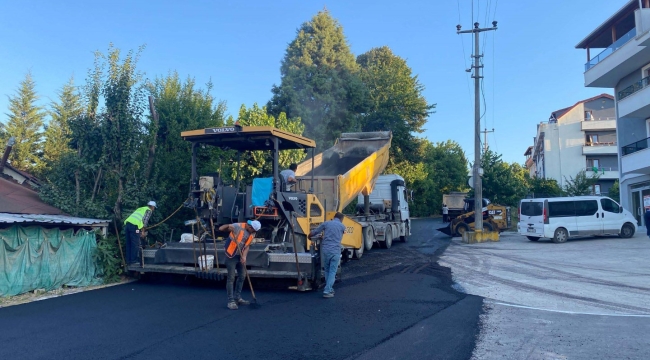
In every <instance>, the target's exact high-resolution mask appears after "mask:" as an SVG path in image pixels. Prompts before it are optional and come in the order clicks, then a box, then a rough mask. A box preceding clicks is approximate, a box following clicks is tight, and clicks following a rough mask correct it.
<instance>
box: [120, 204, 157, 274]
mask: <svg viewBox="0 0 650 360" xmlns="http://www.w3.org/2000/svg"><path fill="white" fill-rule="evenodd" d="M155 208H156V202H155V201H149V202H148V203H147V206H143V207H141V208H138V209H137V210H135V211H134V212H133V214H131V215H130V216H129V217H128V218H126V220H124V225H125V226H124V232H125V233H126V263H127V264H128V265H137V264H138V250H139V248H140V239H141V238H144V237H145V236H146V235H147V233H146V232H145V231H144V229H145V228H146V227H147V224H149V219H151V214H153V210H154V209H155Z"/></svg>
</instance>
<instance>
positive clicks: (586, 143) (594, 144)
mask: <svg viewBox="0 0 650 360" xmlns="http://www.w3.org/2000/svg"><path fill="white" fill-rule="evenodd" d="M612 145H616V141H610V142H585V146H612Z"/></svg>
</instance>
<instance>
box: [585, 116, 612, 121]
mask: <svg viewBox="0 0 650 360" xmlns="http://www.w3.org/2000/svg"><path fill="white" fill-rule="evenodd" d="M609 120H616V118H615V117H611V118H610V117H606V118H598V119H595V118H585V119H584V120H583V121H609Z"/></svg>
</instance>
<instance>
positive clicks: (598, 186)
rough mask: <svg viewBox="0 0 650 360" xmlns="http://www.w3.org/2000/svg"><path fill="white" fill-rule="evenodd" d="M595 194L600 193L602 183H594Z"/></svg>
mask: <svg viewBox="0 0 650 360" xmlns="http://www.w3.org/2000/svg"><path fill="white" fill-rule="evenodd" d="M594 194H596V195H600V185H598V184H596V185H594Z"/></svg>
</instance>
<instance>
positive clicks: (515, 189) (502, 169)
mask: <svg viewBox="0 0 650 360" xmlns="http://www.w3.org/2000/svg"><path fill="white" fill-rule="evenodd" d="M482 158H483V159H482V167H483V197H484V198H487V199H490V201H492V202H493V203H496V204H501V205H510V206H517V204H518V203H519V200H521V199H522V198H524V197H525V196H526V195H527V194H528V192H529V187H528V179H529V175H528V172H527V170H526V168H524V167H523V166H521V165H519V164H517V163H512V164H508V163H506V162H504V161H503V160H502V159H501V155H498V154H496V153H495V152H493V151H492V150H487V151H486V152H485V153H483V157H482ZM470 196H473V190H472V191H471V192H470Z"/></svg>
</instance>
